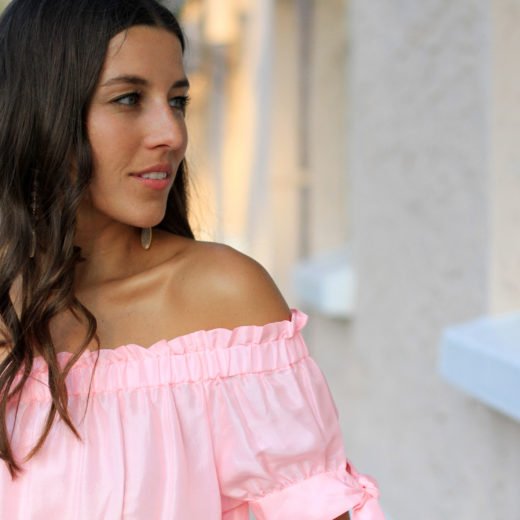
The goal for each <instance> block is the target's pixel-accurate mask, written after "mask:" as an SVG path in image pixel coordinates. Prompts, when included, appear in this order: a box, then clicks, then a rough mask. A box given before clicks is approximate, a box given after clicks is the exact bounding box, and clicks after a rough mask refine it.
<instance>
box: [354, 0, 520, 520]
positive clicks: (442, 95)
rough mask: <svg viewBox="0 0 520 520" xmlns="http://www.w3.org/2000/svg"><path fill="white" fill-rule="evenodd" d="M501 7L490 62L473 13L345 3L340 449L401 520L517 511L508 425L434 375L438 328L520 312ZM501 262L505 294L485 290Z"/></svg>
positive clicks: (468, 518)
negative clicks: (350, 253)
mask: <svg viewBox="0 0 520 520" xmlns="http://www.w3.org/2000/svg"><path fill="white" fill-rule="evenodd" d="M513 4H515V5H513ZM497 6H498V11H499V12H498V13H496V12H495V20H498V22H499V23H500V24H502V27H505V28H506V32H505V33H502V34H500V35H499V37H498V39H497V47H496V49H498V50H499V52H498V54H497V55H495V56H493V57H494V58H495V59H496V61H492V46H491V37H492V35H493V34H494V35H495V36H496V35H497V31H494V32H493V31H492V17H491V11H490V4H489V3H488V2H486V1H485V0H459V1H457V2H453V1H452V0H427V1H425V2H409V1H405V0H395V1H392V2H388V1H384V0H374V1H371V2H366V1H364V0H351V9H350V14H349V20H350V27H351V41H352V48H351V59H350V61H349V64H348V70H349V77H350V92H351V99H350V106H351V119H350V129H349V151H350V157H349V159H350V160H349V175H350V176H351V178H352V203H353V214H354V233H353V245H354V249H355V254H356V269H357V272H358V275H359V287H360V294H359V307H358V313H357V316H356V318H355V321H354V324H353V334H354V343H353V346H352V347H351V349H350V354H349V355H350V356H351V363H350V364H349V369H348V371H347V373H346V375H347V378H348V380H349V382H348V384H347V387H346V391H347V392H348V394H349V395H350V396H351V405H350V407H349V408H348V410H347V416H348V422H349V423H350V424H351V425H352V424H354V425H356V427H355V428H354V429H353V430H352V429H351V430H350V434H349V438H350V440H349V442H350V447H351V450H352V454H353V456H355V457H356V458H357V459H359V460H360V461H362V462H363V463H364V465H365V466H366V467H368V468H369V469H370V470H371V471H372V472H373V473H374V474H375V475H376V476H378V478H379V481H380V483H381V485H382V491H383V497H384V501H385V504H386V506H387V509H388V511H389V512H390V513H392V514H393V516H394V517H395V519H398V520H416V519H418V518H420V519H421V520H437V519H439V518H443V519H444V518H446V519H450V520H451V519H457V520H473V519H475V518H486V519H490V520H491V519H492V520H501V519H504V518H517V517H518V511H520V493H518V482H520V449H519V448H518V443H519V441H518V439H519V438H520V425H519V424H518V423H516V422H514V421H512V420H510V419H508V418H506V417H504V416H502V415H500V414H498V413H496V412H494V411H492V410H491V409H489V408H487V407H485V406H484V405H482V404H480V403H479V402H478V401H476V400H474V399H472V398H469V397H466V396H465V395H464V394H462V393H461V392H459V391H458V390H456V389H453V388H452V387H450V386H449V385H448V384H446V383H445V382H444V381H443V380H441V379H440V377H439V375H438V371H437V351H438V342H439V339H440V334H441V332H442V330H443V328H444V327H446V326H447V325H449V324H453V323H457V322H461V321H464V320H467V319H470V318H472V317H476V316H479V315H482V314H484V313H487V312H488V310H489V309H490V308H491V307H492V306H493V305H492V302H493V301H494V302H495V303H494V306H495V307H496V308H498V307H502V303H498V302H500V301H501V300H502V299H504V301H505V306H506V307H511V306H512V305H514V304H515V303H514V302H516V301H518V291H517V290H516V291H511V290H509V289H511V287H512V286H513V284H514V285H515V286H517V284H518V274H520V273H518V267H517V266H518V254H516V251H517V249H518V246H512V245H510V244H508V241H513V242H516V243H517V240H516V232H515V228H516V229H517V226H516V225H515V220H514V219H515V218H516V217H515V215H517V214H518V200H519V199H518V197H516V198H515V194H518V189H517V188H518V187H517V186H516V184H517V181H516V182H514V181H513V172H514V170H516V169H517V168H516V162H515V161H514V160H512V158H514V157H516V155H517V153H518V152H517V150H518V146H516V148H514V143H515V142H516V141H517V139H518V131H517V129H518V127H517V124H516V121H517V119H518V118H517V114H516V112H517V109H516V105H518V97H517V96H515V95H514V93H515V92H516V90H515V85H516V79H515V73H514V70H515V68H516V64H515V63H514V56H515V53H516V55H518V53H517V52H515V51H513V50H512V49H511V48H510V46H511V45H512V44H513V43H514V42H516V41H517V38H518V37H517V36H516V33H517V32H518V31H517V29H516V28H517V27H518V15H517V14H515V13H517V12H518V8H517V2H495V7H497ZM502 9H504V10H502ZM513 17H514V18H513ZM499 32H500V31H499ZM515 45H516V44H515ZM505 48H508V50H505ZM500 49H502V50H504V51H505V55H501V53H502V51H501V50H500ZM507 56H509V57H510V61H509V62H508V66H507V68H506V67H504V66H503V65H500V63H503V60H504V59H505V60H507V59H508V58H507ZM492 63H493V65H492ZM497 67H498V68H499V70H498V76H497V81H496V83H495V84H494V85H495V89H492V88H491V87H492V85H493V81H492V76H493V73H494V71H495V72H497ZM511 67H512V68H511ZM506 70H507V73H508V74H509V73H510V72H511V70H513V76H512V79H513V81H512V83H510V84H509V83H508V82H509V77H508V76H506ZM504 92H506V94H507V96H506V97H501V96H502V95H503V93H504ZM493 107H494V108H493ZM493 111H494V112H493ZM493 113H494V118H492V114H493ZM492 121H494V123H492ZM504 124H505V125H506V126H503V125H504ZM493 127H494V128H493ZM497 127H501V128H500V129H497ZM493 130H495V131H497V135H496V136H495V135H494V134H493ZM513 150H516V151H515V152H514V153H513ZM506 158H507V159H508V160H506ZM497 168H499V169H500V170H501V172H500V176H499V177H498V178H497V177H496V174H497V171H496V169H497ZM492 186H494V190H493V191H492V190H491V189H490V188H491V187H492ZM510 190H512V191H510ZM501 197H504V199H502V198H501ZM502 204H505V205H504V206H502V207H500V206H501V205H502ZM506 214H507V215H506ZM492 215H494V219H492ZM505 220H507V221H508V226H507V228H506V227H503V223H504V221H505ZM495 233H496V235H497V236H495ZM495 247H497V248H498V249H497V250H496V251H495ZM496 252H498V253H499V254H498V256H497V254H495V253H496ZM493 258H494V262H495V266H497V265H499V267H498V268H495V275H494V276H491V273H492V267H491V261H493ZM497 259H498V260H499V262H500V264H497ZM506 264H507V265H508V266H509V268H508V269H507V268H506V269H505V271H507V270H509V272H508V275H507V278H508V281H507V283H506V284H505V285H506V286H508V287H509V288H508V289H507V290H504V285H503V284H502V281H500V284H501V286H499V287H497V286H496V285H497V280H499V276H498V275H497V273H498V272H501V274H500V276H502V274H503V273H504V265H506ZM515 264H516V265H515ZM513 265H515V268H514V269H513V267H512V266H513ZM502 280H504V278H502ZM493 286H495V287H493Z"/></svg>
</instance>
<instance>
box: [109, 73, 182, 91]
mask: <svg viewBox="0 0 520 520" xmlns="http://www.w3.org/2000/svg"><path fill="white" fill-rule="evenodd" d="M119 83H127V84H128V83H130V84H132V85H140V86H143V87H146V86H147V85H149V84H150V83H149V81H148V80H146V79H144V78H141V77H140V76H128V75H123V76H117V77H115V78H111V79H109V80H108V81H106V82H105V83H103V84H102V85H101V86H102V87H110V86H111V85H117V84H119ZM189 87H190V82H189V81H188V78H182V79H179V80H177V81H176V82H175V83H173V85H172V86H171V87H170V88H172V89H174V88H189Z"/></svg>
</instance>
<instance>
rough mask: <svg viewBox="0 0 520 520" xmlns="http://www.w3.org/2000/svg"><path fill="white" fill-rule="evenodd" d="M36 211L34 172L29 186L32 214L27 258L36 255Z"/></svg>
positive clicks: (36, 192) (36, 187) (36, 185)
mask: <svg viewBox="0 0 520 520" xmlns="http://www.w3.org/2000/svg"><path fill="white" fill-rule="evenodd" d="M37 211H38V179H37V177H36V173H35V174H34V179H33V185H32V188H31V215H32V229H31V245H30V247H29V258H34V257H35V256H36V213H37Z"/></svg>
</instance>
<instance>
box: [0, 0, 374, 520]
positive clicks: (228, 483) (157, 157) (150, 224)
mask: <svg viewBox="0 0 520 520" xmlns="http://www.w3.org/2000/svg"><path fill="white" fill-rule="evenodd" d="M0 42H1V50H0V66H1V74H0V82H1V83H0V84H1V87H0V110H1V117H0V196H1V202H0V258H1V262H0V266H1V267H0V288H1V295H0V317H1V324H2V329H3V330H2V337H3V348H2V350H3V354H2V362H1V365H0V456H1V458H2V459H3V461H2V464H1V466H0V518H9V519H31V520H38V519H43V518H49V517H54V518H59V519H64V520H68V519H75V520H76V519H89V520H92V519H99V520H101V519H108V520H111V519H114V520H115V519H120V518H128V519H129V518H132V519H139V520H141V519H142V520H144V519H147V520H148V519H153V520H155V519H158V520H163V519H173V518H175V519H183V520H184V519H189V520H198V519H200V520H209V519H217V518H223V519H226V520H244V519H246V518H247V511H248V508H249V507H250V508H251V509H252V510H253V512H254V513H255V515H256V517H257V519H259V520H260V519H266V520H274V519H278V518H284V519H292V518H298V519H300V520H301V519H309V520H310V519H313V520H318V519H319V520H322V519H323V520H325V519H332V518H342V519H343V518H349V514H348V513H347V512H348V511H351V514H350V518H352V519H353V520H358V519H359V520H379V519H381V518H383V515H382V513H381V512H380V510H379V507H378V505H377V499H376V497H377V489H376V487H375V485H374V483H373V482H372V481H370V480H369V479H368V478H366V477H363V476H361V475H358V474H357V473H356V472H355V470H354V469H353V468H352V467H351V466H350V464H348V463H347V461H346V459H345V456H344V453H343V447H342V444H341V435H340V432H339V428H338V422H337V417H336V410H335V408H334V404H333V402H332V399H331V397H330V394H329V391H328V388H327V385H326V383H325V382H324V380H323V377H322V375H321V373H320V371H319V369H318V368H317V367H316V365H315V364H314V363H313V361H312V360H311V359H310V358H309V356H308V352H307V350H306V347H305V345H304V343H303V340H302V337H301V335H300V330H301V328H302V327H303V325H304V323H305V317H304V315H303V314H301V313H298V312H297V311H293V312H291V311H290V310H289V309H288V307H287V305H286V303H285V302H284V300H283V298H282V297H281V295H280V293H279V292H278V290H277V288H276V287H275V285H274V284H273V282H272V280H271V279H270V277H269V276H268V275H267V273H266V272H265V271H264V270H263V269H262V268H261V267H260V266H259V265H258V264H257V263H255V262H254V261H252V260H251V259H249V258H247V257H245V256H243V255H241V254H239V253H238V252H236V251H234V250H232V249H230V248H227V247H225V246H221V245H217V244H209V243H202V242H198V241H196V240H194V237H193V233H192V231H191V229H190V226H189V223H188V209H187V194H186V167H185V162H184V154H185V151H186V145H187V133H186V127H185V122H184V115H185V110H186V105H187V102H188V87H189V83H188V80H187V78H186V75H185V72H184V69H183V62H182V53H183V50H184V40H183V36H182V32H181V30H180V28H179V26H178V24H177V21H176V20H175V19H174V17H173V16H172V15H171V14H170V13H169V12H168V11H167V10H166V9H164V8H163V7H161V6H160V5H159V4H157V3H156V2H155V0H14V1H13V2H12V3H11V4H10V6H9V7H8V8H7V10H6V12H5V13H4V15H3V16H2V19H1V21H0ZM165 338H175V339H171V340H166V339H165Z"/></svg>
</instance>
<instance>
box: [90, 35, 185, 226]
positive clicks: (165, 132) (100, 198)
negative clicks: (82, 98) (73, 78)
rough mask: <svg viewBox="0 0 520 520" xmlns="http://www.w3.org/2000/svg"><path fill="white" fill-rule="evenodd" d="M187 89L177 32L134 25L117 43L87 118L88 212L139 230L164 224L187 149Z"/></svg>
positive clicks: (112, 43)
mask: <svg viewBox="0 0 520 520" xmlns="http://www.w3.org/2000/svg"><path fill="white" fill-rule="evenodd" d="M187 91H188V81H187V79H186V75H185V72H184V67H183V62H182V49H181V45H180V42H179V40H178V38H177V37H176V36H175V35H174V34H172V33H170V32H168V31H166V30H164V29H159V28H156V27H147V26H135V27H132V28H130V29H129V30H127V31H123V32H121V33H119V34H117V35H116V36H115V37H114V38H112V40H111V41H110V44H109V47H108V51H107V56H106V60H105V64H104V68H103V71H102V74H101V78H100V81H99V84H98V86H97V89H96V92H95V94H94V98H93V101H92V104H91V107H90V109H89V113H88V118H87V129H88V137H89V141H90V144H91V147H92V151H93V159H94V172H93V178H92V182H91V185H90V189H89V196H88V197H87V201H86V202H85V204H86V205H87V206H88V209H89V215H92V212H93V213H94V214H96V216H98V217H99V216H103V217H108V219H110V220H115V221H118V222H122V223H125V224H128V225H131V226H135V227H149V226H153V225H156V224H158V223H159V222H160V221H161V220H162V219H163V217H164V213H165V209H166V202H167V197H168V193H169V191H170V189H171V187H172V184H173V181H174V178H175V174H176V172H177V169H178V167H179V165H180V163H181V161H182V159H183V158H184V154H185V152H186V145H187V133H186V125H185V121H184V115H185V108H186V103H187ZM85 204H84V206H85Z"/></svg>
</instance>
